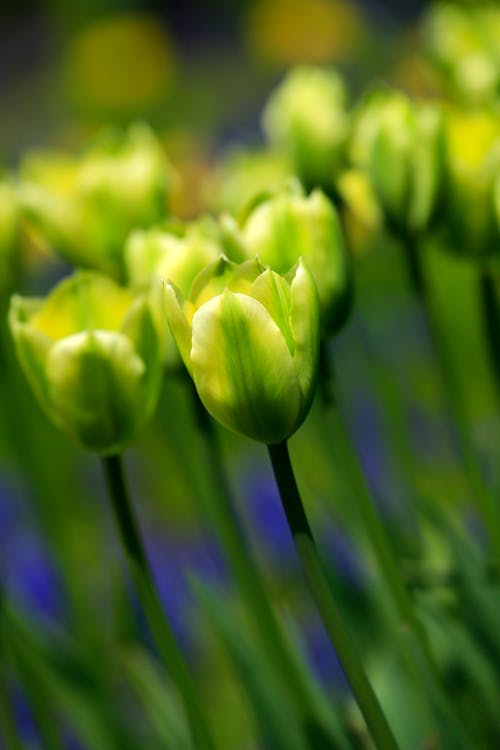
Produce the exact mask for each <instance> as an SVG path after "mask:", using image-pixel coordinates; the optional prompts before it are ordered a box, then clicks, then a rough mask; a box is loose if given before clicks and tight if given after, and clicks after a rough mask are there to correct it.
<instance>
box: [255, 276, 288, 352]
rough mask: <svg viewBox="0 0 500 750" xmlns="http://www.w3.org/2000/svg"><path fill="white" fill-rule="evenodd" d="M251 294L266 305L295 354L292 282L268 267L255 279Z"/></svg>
mask: <svg viewBox="0 0 500 750" xmlns="http://www.w3.org/2000/svg"><path fill="white" fill-rule="evenodd" d="M249 294H250V296H251V297H254V298H255V299H256V300H258V301H259V302H261V303H262V304H263V305H264V307H265V308H266V310H267V311H268V313H269V315H270V316H271V318H272V319H273V320H274V322H275V323H276V324H277V325H278V327H279V329H280V331H281V333H282V334H283V337H284V339H285V341H286V343H287V346H288V349H289V351H290V354H291V355H292V356H293V353H294V350H295V343H294V339H293V335H292V330H291V328H290V305H291V301H290V284H289V283H288V282H287V281H286V279H284V278H283V276H280V275H279V274H277V273H274V271H272V270H271V269H270V268H268V269H266V270H265V271H264V273H261V274H260V276H258V277H257V278H256V279H255V281H254V283H253V284H252V287H251V290H250V292H249Z"/></svg>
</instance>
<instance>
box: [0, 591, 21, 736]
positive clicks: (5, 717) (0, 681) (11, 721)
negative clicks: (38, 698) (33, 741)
mask: <svg viewBox="0 0 500 750" xmlns="http://www.w3.org/2000/svg"><path fill="white" fill-rule="evenodd" d="M2 597H3V591H1V590H0V618H1V620H0V659H1V661H0V738H2V737H3V739H4V742H5V745H6V750H23V746H22V742H21V739H20V737H19V735H18V733H17V726H16V719H15V716H14V712H13V710H12V705H11V702H10V699H9V694H8V690H7V679H6V674H5V673H6V671H7V670H6V664H5V658H4V651H5V636H4V633H3V629H4V627H5V625H4V623H3V611H2V610H3V607H2Z"/></svg>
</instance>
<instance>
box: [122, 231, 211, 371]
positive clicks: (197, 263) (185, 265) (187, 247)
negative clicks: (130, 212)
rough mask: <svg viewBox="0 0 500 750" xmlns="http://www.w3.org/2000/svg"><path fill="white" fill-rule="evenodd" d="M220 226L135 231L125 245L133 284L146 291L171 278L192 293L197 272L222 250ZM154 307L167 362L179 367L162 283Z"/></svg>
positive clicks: (154, 295)
mask: <svg viewBox="0 0 500 750" xmlns="http://www.w3.org/2000/svg"><path fill="white" fill-rule="evenodd" d="M218 232H219V230H218V227H217V226H214V225H212V223H211V222H210V220H209V219H208V218H207V219H206V220H201V221H198V222H193V223H191V224H188V225H179V226H177V227H174V225H172V226H170V227H168V226H165V227H160V226H158V227H153V228H152V229H149V230H145V231H143V230H136V231H135V232H133V233H132V234H131V235H130V237H129V239H128V241H127V244H126V247H125V266H126V272H127V278H128V280H129V282H130V283H131V285H132V287H134V288H136V289H138V290H141V291H144V290H145V289H148V288H149V287H150V285H151V282H152V281H153V282H154V281H155V280H156V281H158V280H159V279H170V281H172V282H173V283H174V284H175V285H176V287H178V288H179V289H180V291H181V293H182V294H183V295H184V296H186V297H187V296H188V294H189V290H190V288H191V284H192V282H193V280H194V278H195V276H196V275H197V274H198V273H199V272H200V271H201V270H202V269H203V268H205V266H207V265H208V264H209V263H213V262H214V261H215V260H217V259H218V258H219V257H220V256H221V254H222V245H221V243H220V242H219V241H218ZM152 300H153V309H154V312H155V320H156V322H157V327H158V331H159V335H160V337H161V339H162V341H163V345H162V349H163V352H164V361H165V365H166V366H167V367H168V368H169V369H175V368H176V367H177V366H178V365H179V364H180V361H179V355H178V350H177V347H176V345H175V342H174V341H173V339H172V336H171V333H170V330H169V327H168V326H167V325H166V323H165V313H164V310H163V293H162V288H161V285H160V284H154V283H153V288H152Z"/></svg>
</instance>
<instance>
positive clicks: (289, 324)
mask: <svg viewBox="0 0 500 750" xmlns="http://www.w3.org/2000/svg"><path fill="white" fill-rule="evenodd" d="M165 304H166V312H167V317H168V320H169V323H170V326H171V329H172V333H173V335H174V337H175V339H176V341H177V344H178V346H179V350H180V353H181V355H182V358H183V360H184V363H185V365H186V367H187V369H188V371H189V373H190V374H191V376H192V378H193V380H194V383H195V386H196V388H197V390H198V394H199V396H200V399H201V401H202V402H203V404H204V405H205V407H206V409H207V410H208V411H209V412H210V414H212V416H213V417H215V419H217V420H218V421H219V422H221V423H222V424H223V425H224V426H225V427H227V428H228V429H230V430H232V431H234V432H237V433H240V434H243V435H246V436H248V437H250V438H253V439H254V440H259V441H261V442H264V443H267V444H272V443H280V442H281V441H282V440H285V439H286V438H288V437H290V435H292V434H293V433H294V432H295V431H296V430H297V429H298V427H299V426H300V425H301V424H302V422H303V420H304V419H305V417H306V415H307V413H308V410H309V408H310V405H311V401H312V398H313V395H314V389H315V385H316V378H317V364H318V347H319V306H318V299H317V291H316V286H315V284H314V281H313V279H312V276H311V275H310V273H309V272H308V271H307V269H306V267H305V266H304V264H303V263H302V261H301V260H299V262H298V263H297V264H296V265H295V266H294V267H293V268H292V269H291V270H290V271H289V273H288V274H287V275H286V276H281V275H280V274H277V273H275V272H274V271H272V270H271V269H270V268H269V267H264V266H263V265H262V264H261V263H260V261H259V260H258V259H254V260H251V261H246V262H244V263H242V264H240V265H237V264H235V263H232V262H231V261H228V260H227V259H226V258H221V259H220V260H219V261H217V262H215V263H213V264H211V265H210V266H207V268H206V269H204V270H203V271H202V272H201V273H200V274H199V275H198V276H197V278H196V279H195V281H194V283H193V287H192V290H191V296H190V298H189V299H188V300H185V299H184V297H183V295H182V294H181V293H180V292H179V290H177V289H176V288H175V287H174V286H173V285H172V284H170V283H167V284H166V290H165Z"/></svg>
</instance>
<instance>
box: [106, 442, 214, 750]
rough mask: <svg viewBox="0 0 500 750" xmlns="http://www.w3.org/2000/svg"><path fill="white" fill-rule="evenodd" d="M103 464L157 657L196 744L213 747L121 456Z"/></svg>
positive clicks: (109, 459)
mask: <svg viewBox="0 0 500 750" xmlns="http://www.w3.org/2000/svg"><path fill="white" fill-rule="evenodd" d="M103 465H104V471H105V474H106V480H107V484H108V490H109V495H110V499H111V504H112V507H113V511H114V516H115V521H116V524H117V527H118V531H119V534H120V538H121V542H122V545H123V549H124V551H125V554H126V557H127V562H128V564H129V568H130V573H131V576H132V579H133V581H134V584H135V586H136V589H137V593H138V595H139V597H140V600H141V603H142V606H143V608H144V613H145V615H146V618H147V620H148V623H149V626H150V628H151V633H152V636H153V638H154V640H155V642H156V645H157V648H158V651H159V654H160V657H161V659H162V661H163V663H164V665H165V667H166V669H167V671H168V672H169V673H170V674H171V676H172V679H173V681H174V683H175V684H176V685H177V688H178V689H179V692H180V693H181V695H182V698H183V700H184V703H185V707H186V711H187V714H188V717H189V723H190V725H191V731H192V734H193V738H194V742H195V746H196V747H197V748H204V749H205V750H209V749H210V750H212V748H214V744H213V741H212V739H211V734H210V730H209V727H208V724H207V721H206V719H205V716H204V713H203V710H202V708H201V705H200V702H199V699H198V696H197V694H196V690H195V687H194V684H193V681H192V678H191V675H190V673H189V671H188V668H187V665H186V663H185V660H184V657H183V655H182V653H181V651H180V649H179V646H178V645H177V642H176V640H175V637H174V634H173V632H172V629H171V626H170V623H169V622H168V620H167V618H166V615H165V613H164V611H163V607H162V604H161V601H160V599H159V596H158V593H157V591H156V588H155V585H154V581H153V575H152V572H151V568H150V566H149V563H148V560H147V558H146V554H145V551H144V546H143V543H142V539H141V536H140V533H139V529H138V526H137V522H136V520H135V517H134V513H133V510H132V506H131V503H130V499H129V494H128V490H127V487H126V484H125V477H124V473H123V468H122V461H121V456H120V455H114V456H106V457H104V458H103Z"/></svg>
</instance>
